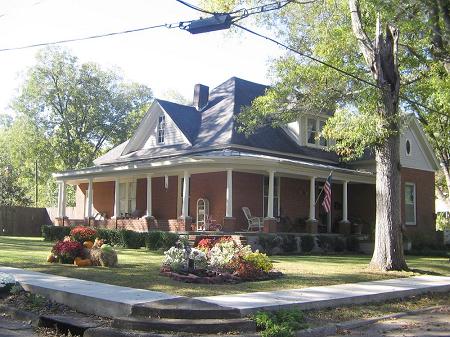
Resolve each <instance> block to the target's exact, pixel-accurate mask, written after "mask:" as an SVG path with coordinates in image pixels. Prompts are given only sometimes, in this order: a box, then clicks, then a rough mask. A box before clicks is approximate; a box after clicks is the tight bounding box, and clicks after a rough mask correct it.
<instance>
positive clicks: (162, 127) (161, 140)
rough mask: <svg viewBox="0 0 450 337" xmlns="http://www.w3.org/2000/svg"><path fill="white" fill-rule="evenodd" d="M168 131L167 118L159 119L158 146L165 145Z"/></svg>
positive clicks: (160, 117) (161, 117)
mask: <svg viewBox="0 0 450 337" xmlns="http://www.w3.org/2000/svg"><path fill="white" fill-rule="evenodd" d="M165 131H166V116H164V115H162V116H159V118H158V144H164V134H165Z"/></svg>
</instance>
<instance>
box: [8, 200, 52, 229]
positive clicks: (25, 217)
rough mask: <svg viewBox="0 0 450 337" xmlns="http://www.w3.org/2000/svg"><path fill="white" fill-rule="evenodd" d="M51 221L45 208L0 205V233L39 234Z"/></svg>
mask: <svg viewBox="0 0 450 337" xmlns="http://www.w3.org/2000/svg"><path fill="white" fill-rule="evenodd" d="M51 224H52V222H51V220H50V217H49V215H48V213H47V210H46V209H45V208H33V207H7V206H0V235H11V236H40V235H41V226H42V225H51Z"/></svg>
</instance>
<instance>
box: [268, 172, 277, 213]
mask: <svg viewBox="0 0 450 337" xmlns="http://www.w3.org/2000/svg"><path fill="white" fill-rule="evenodd" d="M274 180H275V171H269V195H268V198H267V217H268V218H273V194H274Z"/></svg>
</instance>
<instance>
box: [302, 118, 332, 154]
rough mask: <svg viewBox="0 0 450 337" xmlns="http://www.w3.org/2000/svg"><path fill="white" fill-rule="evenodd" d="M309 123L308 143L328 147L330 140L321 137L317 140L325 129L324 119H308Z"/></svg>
mask: <svg viewBox="0 0 450 337" xmlns="http://www.w3.org/2000/svg"><path fill="white" fill-rule="evenodd" d="M307 123H308V124H307V128H308V130H307V140H306V141H307V143H308V144H311V145H317V146H323V147H326V146H328V140H327V139H326V138H324V137H322V136H320V137H319V139H316V137H317V136H318V135H319V133H321V132H322V130H323V128H324V127H325V124H326V121H325V120H323V119H316V118H308V120H307Z"/></svg>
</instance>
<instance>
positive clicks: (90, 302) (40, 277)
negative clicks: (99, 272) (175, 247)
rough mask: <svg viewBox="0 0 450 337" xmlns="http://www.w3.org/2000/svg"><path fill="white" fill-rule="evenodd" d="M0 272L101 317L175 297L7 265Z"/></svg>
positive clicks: (66, 303) (125, 314) (49, 296)
mask: <svg viewBox="0 0 450 337" xmlns="http://www.w3.org/2000/svg"><path fill="white" fill-rule="evenodd" d="M0 272H2V273H9V274H13V275H14V277H15V278H16V280H17V281H19V282H20V284H21V285H22V287H23V288H24V289H25V290H28V291H31V292H33V293H36V294H40V295H43V296H47V297H48V298H50V299H51V300H53V301H55V302H57V303H61V304H65V305H67V306H70V307H72V308H74V309H76V310H78V311H81V312H84V313H87V314H94V315H98V316H105V317H118V316H128V315H129V314H130V313H131V308H132V307H133V306H134V305H136V304H139V303H148V302H153V301H159V300H166V299H172V298H178V297H179V296H174V295H169V294H166V293H163V292H159V291H150V290H144V289H135V288H128V287H120V286H114V285H110V284H106V283H99V282H92V281H85V280H79V279H75V278H69V277H64V276H57V275H51V274H44V273H38V272H33V271H29V270H23V269H18V268H11V267H2V266H0ZM130 277H133V276H132V275H130Z"/></svg>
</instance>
